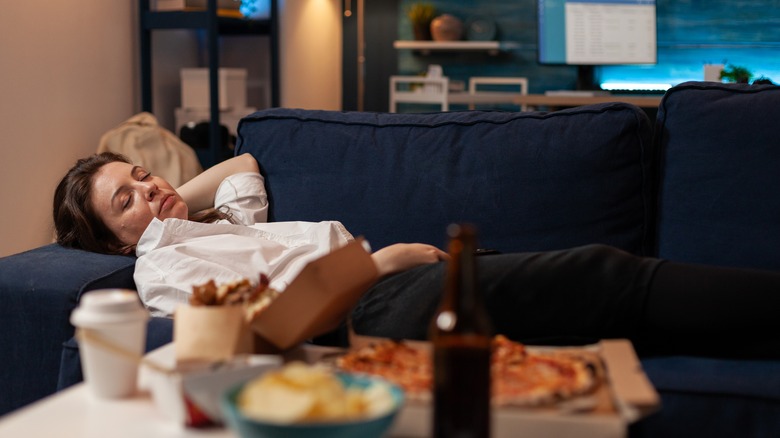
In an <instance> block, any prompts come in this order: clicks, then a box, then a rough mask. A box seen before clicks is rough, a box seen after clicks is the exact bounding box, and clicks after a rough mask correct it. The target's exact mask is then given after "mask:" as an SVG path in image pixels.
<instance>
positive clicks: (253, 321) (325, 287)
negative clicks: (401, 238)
mask: <svg viewBox="0 0 780 438" xmlns="http://www.w3.org/2000/svg"><path fill="white" fill-rule="evenodd" d="M376 279H377V270H376V266H375V265H374V262H373V260H371V256H370V255H369V253H368V252H367V251H366V250H365V249H364V247H363V242H362V239H357V240H355V241H353V242H351V243H349V244H347V245H346V246H344V247H342V248H339V249H337V250H335V251H333V252H331V253H330V254H328V255H326V256H323V257H321V258H319V259H317V260H314V261H313V262H310V263H309V264H308V265H306V267H305V268H304V269H303V270H302V271H301V272H300V274H298V276H297V277H296V278H295V279H294V280H293V281H292V283H291V284H290V285H289V286H288V287H287V289H285V291H284V292H282V293H276V292H275V291H272V290H270V289H267V279H263V277H261V280H260V283H259V285H258V286H256V287H255V289H252V286H251V285H249V284H248V282H247V283H246V284H244V285H242V287H243V286H247V287H248V289H247V290H244V292H243V293H244V294H245V298H246V297H250V296H257V295H263V294H265V295H263V296H265V297H266V298H267V302H266V303H265V304H266V305H264V306H262V308H261V309H259V310H258V308H257V306H256V304H255V303H254V302H253V301H251V300H249V299H248V298H247V299H246V300H244V299H243V298H241V297H235V299H233V298H231V299H227V298H225V297H220V294H223V293H224V292H221V289H220V287H219V286H216V285H211V286H209V285H204V286H202V287H204V288H210V289H209V290H206V291H201V292H203V293H199V294H195V295H197V296H198V298H197V300H201V301H202V300H203V299H204V298H205V300H206V301H208V302H210V301H209V300H210V299H211V298H214V300H215V301H214V303H215V304H216V303H219V302H220V300H221V303H222V304H223V305H202V306H201V305H191V306H182V307H180V308H179V309H177V311H176V314H175V316H174V341H175V344H176V359H177V361H178V362H181V363H184V362H221V361H225V360H229V359H231V358H232V357H234V356H236V355H240V354H246V353H278V352H281V351H285V350H288V349H290V348H292V347H295V346H297V345H298V344H300V343H302V342H303V341H305V340H306V339H310V338H312V337H315V336H318V335H321V334H324V333H326V332H328V331H330V330H333V329H335V328H336V327H338V325H339V324H340V323H341V322H342V321H343V320H345V319H346V317H347V315H348V314H349V312H350V311H351V309H352V308H353V307H354V306H355V304H356V303H357V301H358V300H359V299H360V296H361V295H362V294H363V292H364V291H365V290H366V289H368V288H369V287H370V286H371V285H372V284H373V283H374V282H375V281H376ZM226 287H227V288H231V287H232V288H239V287H238V286H237V285H227V286H226ZM211 289H213V290H211ZM245 289H246V288H245ZM269 291H270V292H269ZM212 295H213V297H212ZM225 295H226V296H227V295H228V294H226V293H225ZM230 303H233V305H230ZM205 304H207V303H205Z"/></svg>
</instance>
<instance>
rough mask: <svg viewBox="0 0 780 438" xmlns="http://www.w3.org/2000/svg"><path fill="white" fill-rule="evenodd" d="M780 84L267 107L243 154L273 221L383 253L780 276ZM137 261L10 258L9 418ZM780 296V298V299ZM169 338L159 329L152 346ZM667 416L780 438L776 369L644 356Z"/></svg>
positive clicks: (670, 428)
mask: <svg viewBox="0 0 780 438" xmlns="http://www.w3.org/2000/svg"><path fill="white" fill-rule="evenodd" d="M778 120H780V87H775V86H768V85H767V86H747V85H725V84H715V83H700V82H690V83H685V84H681V85H679V86H677V87H674V88H673V89H671V90H669V91H668V92H667V94H666V95H665V96H664V99H663V101H662V103H661V105H660V107H659V109H658V113H657V118H656V121H655V124H654V125H653V123H652V122H651V121H650V119H649V118H648V117H647V115H646V114H645V113H644V112H643V111H642V110H640V109H639V108H637V107H634V106H632V105H628V104H622V103H609V104H600V105H592V106H585V107H578V108H572V109H567V110H562V111H557V112H550V113H541V112H538V113H537V112H529V113H510V112H490V111H487V112H482V111H465V112H450V113H436V114H377V113H357V112H328V111H306V110H291V109H270V110H265V111H260V112H258V113H255V114H253V115H250V116H248V117H246V118H244V119H243V120H242V121H241V123H240V125H239V128H238V134H239V139H238V145H237V148H236V153H244V152H249V153H251V154H253V155H254V156H255V157H256V158H257V160H258V162H259V163H260V166H261V172H262V173H263V174H264V175H265V177H266V184H267V189H268V194H269V198H270V204H271V207H270V211H269V220H271V221H285V220H312V221H318V220H328V219H334V220H340V221H342V222H343V223H344V224H345V225H346V227H347V228H348V229H349V230H350V231H352V232H353V234H355V235H363V236H365V237H366V238H367V239H368V240H369V241H370V242H371V244H372V246H373V247H374V248H375V249H376V248H381V247H383V246H386V245H388V244H391V243H394V242H401V241H407V242H408V241H418V242H428V243H432V244H434V245H437V246H440V247H443V246H444V243H445V228H446V225H447V224H449V223H451V222H457V221H468V222H472V223H475V224H476V225H477V226H478V228H479V230H480V237H481V238H480V244H481V246H482V247H485V248H493V249H497V250H500V251H504V252H512V251H534V250H549V249H560V248H566V247H572V246H577V245H583V244H587V243H605V244H609V245H613V246H616V247H620V248H623V249H625V250H627V251H630V252H632V253H634V254H639V255H647V256H658V257H663V258H667V259H671V260H678V261H685V262H694V263H706V264H712V265H723V266H740V267H755V268H762V269H771V270H780V195H778V192H777V191H778V187H780V172H778V169H780V136H778V134H777V131H775V128H776V125H775V123H777V121H778ZM133 266H134V259H133V258H132V257H121V256H105V255H96V254H89V253H85V252H82V251H76V250H69V249H64V248H61V247H59V246H57V245H48V246H44V247H41V248H36V249H33V250H31V251H27V252H24V253H21V254H16V255H12V256H9V257H5V258H2V259H0V299H2V300H3V301H2V302H3V306H0V324H2V329H0V361H1V363H2V367H0V394H2V397H1V398H0V414H2V413H5V412H9V411H11V410H13V409H16V408H18V407H20V406H23V405H25V404H27V403H30V402H32V401H35V400H37V399H39V398H42V397H44V396H46V395H49V394H51V393H53V392H55V391H56V390H58V389H61V388H64V387H67V386H69V385H71V384H73V383H76V382H78V381H79V380H80V379H81V374H80V368H79V361H78V346H77V344H76V343H75V342H74V341H73V339H72V336H73V327H72V326H71V325H70V324H69V323H68V316H69V314H70V312H71V310H72V309H73V308H74V307H75V306H76V304H77V302H78V299H79V297H80V296H81V294H82V293H84V292H86V291H89V290H92V289H97V288H102V287H127V288H134V284H133V280H132V271H133ZM778 293H780V291H778ZM170 340H171V321H170V320H167V319H159V318H155V319H153V320H152V321H151V322H150V330H149V335H148V340H147V348H148V349H151V348H154V347H156V346H158V345H161V344H164V343H166V342H169V341H170ZM642 364H643V366H644V369H645V371H646V373H647V374H648V376H649V377H650V379H651V381H652V382H653V383H654V385H655V386H656V388H657V390H658V391H659V392H660V394H661V397H662V403H663V406H662V409H661V410H660V411H659V412H658V413H656V414H654V415H652V416H650V417H648V418H647V419H645V420H643V421H641V422H639V423H637V424H635V425H633V426H632V427H631V430H630V434H631V435H632V436H637V437H641V436H756V437H758V436H780V420H779V419H780V361H758V360H733V359H719V358H700V357H643V358H642Z"/></svg>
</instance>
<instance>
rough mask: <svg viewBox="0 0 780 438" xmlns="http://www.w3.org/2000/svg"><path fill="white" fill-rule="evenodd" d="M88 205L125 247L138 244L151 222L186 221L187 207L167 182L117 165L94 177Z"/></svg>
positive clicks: (142, 170) (127, 166)
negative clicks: (168, 219) (174, 219)
mask: <svg viewBox="0 0 780 438" xmlns="http://www.w3.org/2000/svg"><path fill="white" fill-rule="evenodd" d="M91 202H92V206H93V207H94V208H95V212H96V213H97V215H98V217H99V218H100V219H101V220H102V221H103V223H104V224H105V225H106V227H108V229H109V230H111V231H112V232H113V233H114V234H115V235H116V236H117V238H119V240H121V241H122V243H124V244H126V245H135V244H137V243H138V240H139V239H140V238H141V234H143V232H144V230H145V229H146V227H147V225H149V223H150V222H151V221H152V218H155V217H156V218H158V219H160V220H163V219H167V218H179V219H187V204H186V203H185V202H184V200H183V199H182V198H181V196H179V194H178V193H176V190H174V189H173V187H171V185H170V184H168V182H167V181H165V180H164V179H162V178H160V177H157V176H153V175H152V174H151V173H149V172H148V171H146V170H145V169H144V168H142V167H140V166H133V165H132V164H128V163H123V162H118V161H117V162H112V163H108V164H106V165H104V166H103V167H101V168H100V170H99V171H98V172H97V173H96V174H95V177H94V178H93V180H92V195H91Z"/></svg>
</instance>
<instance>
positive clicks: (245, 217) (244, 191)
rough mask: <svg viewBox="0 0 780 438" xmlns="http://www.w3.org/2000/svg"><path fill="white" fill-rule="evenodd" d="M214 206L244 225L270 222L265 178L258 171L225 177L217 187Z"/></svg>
mask: <svg viewBox="0 0 780 438" xmlns="http://www.w3.org/2000/svg"><path fill="white" fill-rule="evenodd" d="M214 207H215V208H216V209H218V210H220V211H223V212H226V213H228V214H230V215H231V216H232V219H233V222H235V223H237V224H242V225H252V224H256V223H264V222H268V194H267V193H266V191H265V179H264V178H263V176H262V175H260V174H259V173H256V172H242V173H237V174H235V175H230V176H228V177H227V178H225V179H224V180H223V181H222V183H221V184H220V185H219V187H218V188H217V193H216V196H215V197H214Z"/></svg>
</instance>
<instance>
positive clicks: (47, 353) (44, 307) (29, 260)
mask: <svg viewBox="0 0 780 438" xmlns="http://www.w3.org/2000/svg"><path fill="white" fill-rule="evenodd" d="M134 266H135V258H134V257H127V256H109V255H102V254H95V253H90V252H86V251H79V250H74V249H67V248H63V247H61V246H59V245H56V244H51V245H47V246H43V247H40V248H36V249H33V250H30V251H27V252H23V253H20V254H15V255H11V256H7V257H3V258H0V303H2V305H0V362H2V364H3V366H2V367H0V393H2V394H3V397H0V414H3V413H6V412H9V411H11V410H13V409H16V408H18V407H21V406H23V405H26V404H28V403H31V402H33V401H35V400H38V399H40V398H42V397H45V396H47V395H49V394H52V393H54V392H55V391H56V390H57V376H58V373H59V368H60V356H61V352H62V344H63V342H65V341H67V340H68V339H70V338H71V337H72V336H73V331H74V329H73V326H72V325H71V324H70V322H69V318H70V313H71V311H72V310H73V309H74V307H75V306H76V303H78V300H79V297H80V296H81V294H82V293H84V292H86V291H89V290H94V289H101V288H110V287H119V288H129V289H135V283H134V282H133V270H134Z"/></svg>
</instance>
